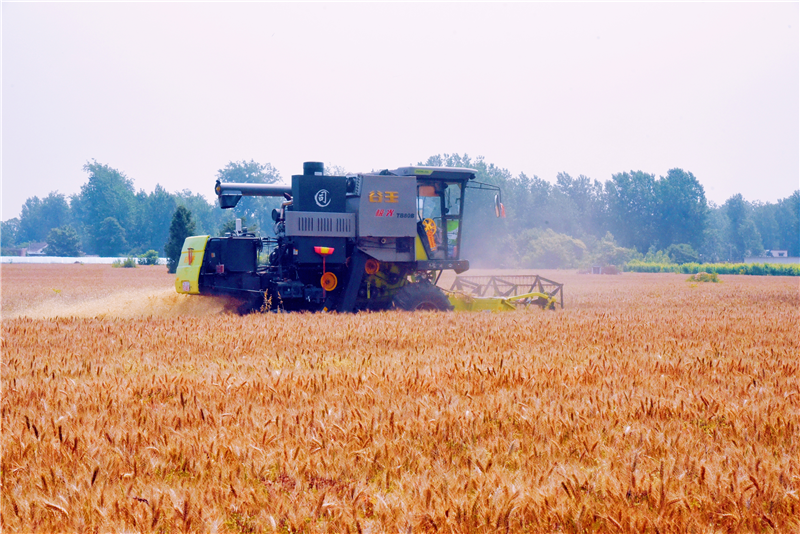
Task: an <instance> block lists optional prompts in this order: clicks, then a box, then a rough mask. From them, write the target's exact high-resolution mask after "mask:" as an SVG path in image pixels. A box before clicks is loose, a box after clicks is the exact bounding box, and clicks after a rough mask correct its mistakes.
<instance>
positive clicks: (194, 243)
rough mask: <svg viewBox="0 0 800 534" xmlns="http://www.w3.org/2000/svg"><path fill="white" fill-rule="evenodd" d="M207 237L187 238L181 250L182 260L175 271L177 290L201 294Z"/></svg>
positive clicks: (190, 293)
mask: <svg viewBox="0 0 800 534" xmlns="http://www.w3.org/2000/svg"><path fill="white" fill-rule="evenodd" d="M208 237H209V236H207V235H198V236H192V237H187V238H186V239H185V240H184V242H183V248H182V249H181V259H180V262H179V263H178V268H177V270H176V271H175V272H176V275H177V276H176V277H175V290H176V291H177V292H178V293H184V294H189V295H198V294H200V286H199V283H198V282H199V279H200V269H201V267H202V266H203V256H204V254H205V250H206V243H207V242H208Z"/></svg>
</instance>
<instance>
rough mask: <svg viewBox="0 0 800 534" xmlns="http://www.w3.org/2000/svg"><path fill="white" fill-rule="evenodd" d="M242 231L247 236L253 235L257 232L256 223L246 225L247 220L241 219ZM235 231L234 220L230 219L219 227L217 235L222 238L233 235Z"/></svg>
mask: <svg viewBox="0 0 800 534" xmlns="http://www.w3.org/2000/svg"><path fill="white" fill-rule="evenodd" d="M241 219H242V230H246V231H247V233H248V234H254V233H256V232H257V231H258V223H251V224H247V218H245V217H242V218H241ZM235 231H236V219H230V220H227V221H225V222H224V223H222V225H221V226H220V227H219V232H218V235H220V236H224V235H225V234H227V233H229V232H230V233H234V232H235Z"/></svg>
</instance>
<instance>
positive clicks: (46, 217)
mask: <svg viewBox="0 0 800 534" xmlns="http://www.w3.org/2000/svg"><path fill="white" fill-rule="evenodd" d="M69 222H70V210H69V204H68V203H67V198H66V197H65V196H64V195H62V194H60V193H58V191H54V192H52V193H50V194H49V195H47V196H46V197H45V198H44V199H39V197H31V198H29V199H27V200H26V201H25V204H23V205H22V212H21V213H20V217H19V235H18V239H19V241H20V242H41V241H44V240H45V239H47V235H48V233H49V232H50V230H51V229H53V228H60V227H62V226H65V225H67V224H69Z"/></svg>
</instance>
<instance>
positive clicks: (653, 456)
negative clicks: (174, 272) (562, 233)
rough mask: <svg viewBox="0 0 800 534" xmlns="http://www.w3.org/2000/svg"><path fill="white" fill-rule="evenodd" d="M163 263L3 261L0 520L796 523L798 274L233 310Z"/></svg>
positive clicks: (799, 501)
mask: <svg viewBox="0 0 800 534" xmlns="http://www.w3.org/2000/svg"><path fill="white" fill-rule="evenodd" d="M164 271H165V269H164V268H163V267H153V268H144V267H140V268H138V269H112V268H111V267H110V266H90V265H65V266H44V265H25V266H23V265H3V266H2V271H0V274H2V307H3V319H2V466H1V467H2V501H0V520H1V521H2V529H3V531H4V532H56V531H57V532H138V531H142V532H175V531H192V532H262V531H264V532H287V533H288V532H361V533H367V532H398V531H406V532H423V531H425V532H434V531H435V532H576V533H577V532H660V533H664V532H772V531H774V532H797V531H799V530H800V428H798V426H799V425H800V423H798V421H799V420H800V418H799V417H798V415H799V412H800V410H799V408H800V381H799V380H798V375H799V374H800V373H799V371H800V369H799V367H800V363H799V361H798V360H800V359H799V358H798V354H800V348H799V346H798V345H799V340H798V319H799V317H798V313H799V310H800V299H799V295H798V281H797V279H791V278H780V277H751V276H727V275H723V276H720V279H721V280H722V283H719V284H711V283H708V284H703V283H697V284H696V283H691V282H687V281H686V280H685V278H686V276H685V275H673V274H637V273H624V274H621V275H618V276H601V275H595V276H592V275H577V274H575V273H574V272H557V271H550V272H542V273H541V274H543V275H544V276H547V277H548V278H552V279H554V280H557V281H559V282H564V283H565V295H566V298H565V305H566V307H565V309H563V310H560V309H559V310H557V311H555V312H545V311H542V310H539V309H538V308H537V309H535V310H533V309H532V310H525V311H516V312H510V313H504V314H488V313H475V314H471V313H431V312H423V313H401V312H384V313H364V314H358V315H335V314H324V315H323V314H317V315H312V314H263V315H249V316H245V317H240V316H237V315H233V314H231V313H230V310H231V309H233V307H234V304H232V303H230V302H228V301H226V300H225V299H219V298H205V297H190V296H183V295H177V294H175V293H174V291H173V289H172V277H171V275H168V274H166V273H165V272H164ZM476 274H481V273H476ZM446 285H447V284H446Z"/></svg>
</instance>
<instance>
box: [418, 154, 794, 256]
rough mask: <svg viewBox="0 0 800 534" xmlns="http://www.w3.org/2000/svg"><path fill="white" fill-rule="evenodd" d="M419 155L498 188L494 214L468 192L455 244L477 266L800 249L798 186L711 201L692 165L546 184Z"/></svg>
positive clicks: (483, 165) (462, 160)
mask: <svg viewBox="0 0 800 534" xmlns="http://www.w3.org/2000/svg"><path fill="white" fill-rule="evenodd" d="M420 164H423V165H437V166H440V165H443V166H451V167H468V168H472V169H475V170H476V171H477V173H476V181H480V182H485V183H489V184H492V185H496V186H498V187H500V189H501V190H502V198H503V203H504V205H505V208H506V214H507V217H506V218H502V219H498V218H496V217H495V214H494V210H493V209H491V208H487V205H489V204H490V200H491V199H490V198H487V193H485V192H481V191H474V192H470V193H468V194H467V200H466V204H467V205H466V207H465V215H464V216H465V228H464V238H463V239H464V245H463V248H464V256H465V257H467V258H470V259H473V258H474V260H473V261H472V263H473V264H474V265H475V266H476V267H492V266H505V267H522V268H527V267H530V268H559V267H561V268H570V267H573V268H574V267H588V266H590V265H591V264H602V265H622V264H624V263H626V262H628V261H630V260H645V261H653V262H659V263H688V262H740V261H743V260H744V258H745V257H747V256H751V255H753V256H758V255H761V254H763V253H764V252H765V250H787V251H788V253H789V255H790V256H795V257H797V256H800V221H798V215H800V191H795V192H794V193H792V194H791V195H790V196H789V197H787V198H784V199H781V200H778V201H777V202H775V203H769V202H767V203H762V202H748V201H746V200H745V199H744V198H743V197H742V195H741V194H737V195H734V196H732V197H731V198H729V199H728V200H727V201H725V203H724V204H722V205H719V206H718V205H716V204H714V203H713V202H709V201H708V200H707V199H706V196H705V191H704V189H703V186H702V184H700V182H699V181H698V179H697V178H696V177H695V176H694V175H693V174H692V173H691V172H687V171H684V170H682V169H678V168H675V169H670V170H669V171H668V172H667V174H666V176H660V177H656V175H655V174H649V173H646V172H642V171H630V172H620V173H616V174H613V175H612V176H611V179H609V180H607V181H605V182H600V181H598V180H592V179H590V178H588V177H586V176H583V175H580V176H578V177H572V176H570V175H569V174H566V173H559V174H558V176H557V177H556V182H555V183H550V182H548V181H546V180H543V179H541V178H539V177H537V176H533V177H529V176H527V175H526V174H524V173H521V174H519V175H518V176H512V175H511V173H510V172H509V171H508V170H506V169H503V168H500V167H497V166H495V165H494V164H490V163H487V162H486V161H484V159H483V158H480V157H479V158H477V159H471V158H470V157H469V156H467V155H463V156H460V155H458V154H453V155H449V154H444V155H436V156H432V157H430V158H428V159H427V160H426V161H423V162H420Z"/></svg>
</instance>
